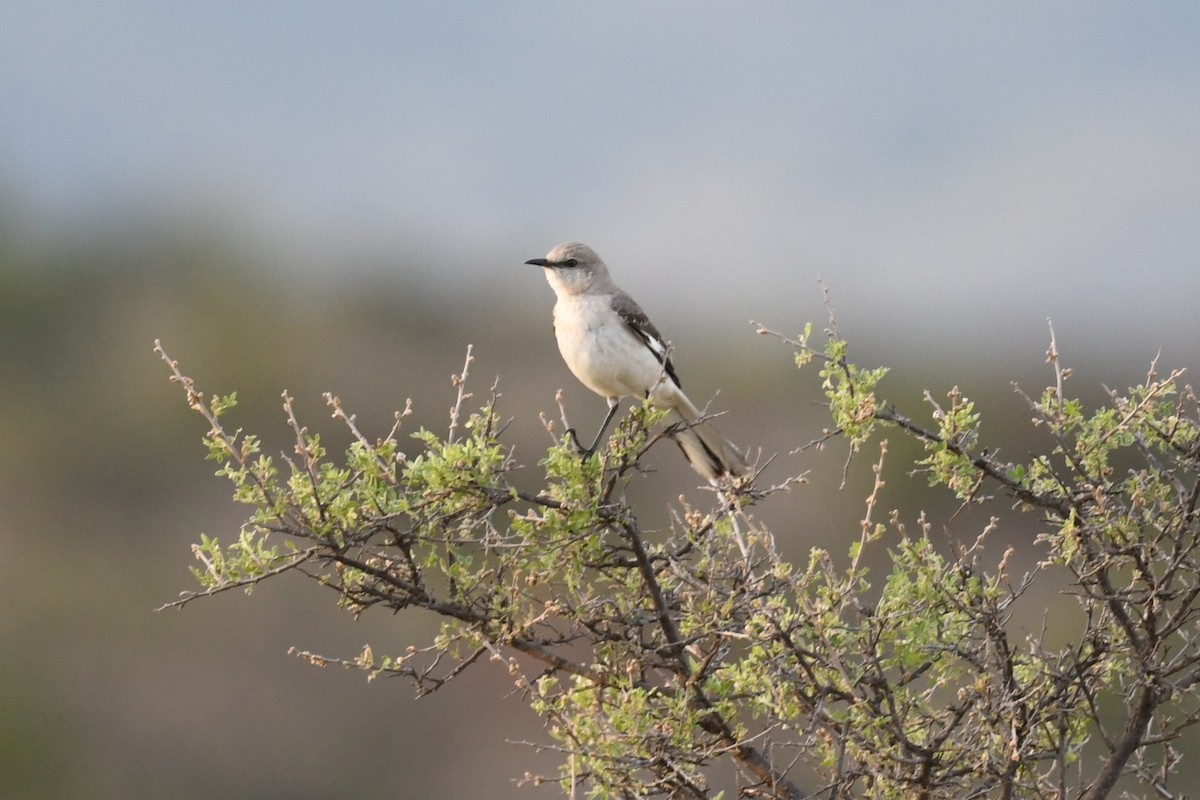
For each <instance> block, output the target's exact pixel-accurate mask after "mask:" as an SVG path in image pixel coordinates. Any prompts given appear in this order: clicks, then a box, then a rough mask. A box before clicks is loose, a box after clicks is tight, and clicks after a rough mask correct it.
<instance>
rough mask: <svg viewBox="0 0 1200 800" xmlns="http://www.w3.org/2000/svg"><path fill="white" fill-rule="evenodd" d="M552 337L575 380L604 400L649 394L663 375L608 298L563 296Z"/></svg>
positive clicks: (599, 296) (652, 355)
mask: <svg viewBox="0 0 1200 800" xmlns="http://www.w3.org/2000/svg"><path fill="white" fill-rule="evenodd" d="M554 335H555V337H556V338H557V339H558V350H559V352H560V353H562V357H563V360H564V361H566V362H567V366H568V367H569V368H570V370H571V372H572V373H574V375H575V377H576V378H578V379H579V381H580V382H581V383H583V385H584V386H587V387H588V388H589V389H591V390H592V391H593V392H595V393H596V394H599V395H602V396H604V397H625V396H627V395H635V396H638V397H642V396H645V394H646V393H647V392H648V391H649V390H650V388H651V387H653V386H654V385H655V384H656V383H657V381H658V380H659V378H660V376H661V374H662V365H661V364H660V363H659V362H658V360H657V359H655V357H654V354H653V353H651V352H650V350H649V349H648V348H647V347H646V346H645V344H644V343H643V342H642V341H641V340H639V339H638V338H637V337H636V336H635V335H634V334H633V332H632V331H630V330H629V328H628V327H627V326H626V325H625V323H624V321H623V320H621V318H620V317H619V316H617V313H616V312H615V311H613V309H612V298H611V297H609V296H606V295H575V296H573V297H566V298H560V299H559V301H558V303H557V304H556V305H555V306H554Z"/></svg>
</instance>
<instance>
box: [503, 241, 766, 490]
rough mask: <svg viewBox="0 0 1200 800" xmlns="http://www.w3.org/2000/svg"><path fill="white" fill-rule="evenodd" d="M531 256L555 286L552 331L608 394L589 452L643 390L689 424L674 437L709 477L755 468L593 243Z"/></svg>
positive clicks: (592, 384) (568, 357)
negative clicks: (684, 377) (621, 407)
mask: <svg viewBox="0 0 1200 800" xmlns="http://www.w3.org/2000/svg"><path fill="white" fill-rule="evenodd" d="M525 263H526V264H531V265H533V266H538V267H542V268H543V270H544V271H545V275H546V280H547V281H548V282H549V283H550V287H551V288H552V289H553V290H554V294H555V296H556V298H557V299H556V302H555V304H554V317H553V319H554V335H555V339H557V341H558V351H559V353H561V354H562V357H563V361H565V362H566V364H567V367H568V368H569V369H570V370H571V372H572V374H574V375H575V377H576V378H578V379H579V382H580V383H582V384H583V385H584V386H586V387H587V388H588V389H591V390H592V391H593V392H595V393H596V394H598V395H600V396H601V397H603V398H604V399H605V400H607V401H608V416H606V417H605V418H604V423H603V424H602V425H601V426H600V430H599V431H598V432H597V433H596V437H595V439H594V440H593V441H592V444H591V446H590V447H588V448H586V449H585V450H583V455H584V457H585V458H586V457H588V456H590V455H591V454H592V453H594V452H595V450H596V447H597V445H599V443H600V439H601V438H602V437H603V435H604V431H605V430H606V429H607V428H608V425H609V423H610V422H611V421H612V418H613V416H614V415H615V414H616V413H617V406H618V404H619V403H620V401H621V398H623V397H639V398H649V399H650V400H651V402H652V403H653V404H654V405H655V406H656V407H658V408H666V409H668V410H670V411H671V412H673V413H674V414H675V415H676V416H677V417H678V418H679V420H680V421H681V422H682V423H683V424H682V425H679V426H678V430H677V431H675V432H674V435H673V438H674V439H675V442H676V444H678V445H679V448H680V450H682V451H683V454H684V456H685V457H686V458H687V460H688V462H689V463H690V464H691V465H692V468H693V469H695V470H696V472H698V473H699V474H700V475H701V476H702V477H703V478H704V479H705V480H707V481H709V482H710V483H716V482H718V481H719V480H721V479H722V478H723V477H725V476H729V477H732V478H740V477H742V476H744V475H748V474H749V473H750V472H751V467H750V463H749V462H748V461H747V460H746V457H745V456H744V455H743V454H742V451H741V450H739V449H738V447H737V446H736V445H735V444H734V443H733V442H731V441H730V440H729V439H727V438H726V437H725V436H724V435H722V434H721V432H720V431H718V430H717V429H716V427H714V426H713V424H712V422H711V421H709V420H707V419H704V418H703V416H704V415H703V413H702V412H701V411H700V409H698V408H697V407H696V405H695V404H694V403H693V402H692V401H691V400H689V399H688V396H687V395H686V394H684V392H683V388H682V385H681V384H680V382H679V375H678V373H676V371H675V365H674V364H673V363H672V362H671V356H670V347H669V346H668V344H667V342H666V340H665V339H663V337H662V335H661V334H660V333H659V332H658V329H657V328H655V327H654V323H652V322H651V321H650V319H649V318H648V317H647V316H646V312H644V311H642V308H641V306H639V305H638V304H637V303H636V302H635V301H634V299H633V298H632V297H630V296H629V295H628V294H626V293H625V292H624V291H622V290H621V288H620V287H618V286H617V285H616V284H615V283H613V280H612V277H611V276H610V275H609V272H608V267H607V266H606V265H605V263H604V261H603V260H602V259H601V258H600V256H598V255H597V254H596V252H595V251H594V250H592V249H591V248H590V247H588V246H587V245H584V244H580V243H578V242H566V243H563V244H560V245H558V246H556V247H555V248H554V249H553V250H551V251H550V252H549V253H547V254H546V257H545V258H531V259H529V260H528V261H526V262H525ZM572 433H573V431H572ZM576 443H577V446H578V439H576Z"/></svg>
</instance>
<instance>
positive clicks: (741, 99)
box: [0, 2, 1200, 354]
mask: <svg viewBox="0 0 1200 800" xmlns="http://www.w3.org/2000/svg"><path fill="white" fill-rule="evenodd" d="M0 105H2V106H3V108H5V109H6V110H5V112H4V114H2V115H0V190H2V191H3V192H4V193H6V194H9V195H12V196H16V197H18V198H19V199H20V201H21V203H22V204H24V205H25V206H26V207H27V208H30V209H32V211H33V214H34V216H36V217H37V218H39V219H40V220H42V222H41V224H42V225H43V226H45V227H46V229H47V230H49V231H50V235H53V230H54V226H55V225H56V224H57V223H58V222H60V221H65V220H73V219H77V218H79V217H85V218H94V217H97V216H101V217H102V216H104V215H105V214H110V215H113V216H118V217H119V216H120V215H134V216H138V215H144V216H147V217H150V218H156V217H167V218H170V217H172V216H177V217H191V216H206V215H207V216H211V217H213V218H214V219H225V220H228V221H230V222H231V224H233V225H235V226H238V227H240V228H241V229H242V230H243V231H244V232H245V233H247V234H248V235H249V236H251V237H252V238H254V239H255V240H256V241H259V242H261V243H264V244H265V245H267V246H268V247H270V248H272V249H274V250H275V251H277V252H278V253H279V254H280V256H281V259H282V260H284V261H286V262H287V263H288V264H290V265H292V266H294V268H295V269H297V270H303V271H305V273H306V274H313V273H321V272H329V271H330V270H331V269H337V268H340V267H342V266H343V265H345V264H349V263H355V259H353V258H347V257H346V254H347V253H351V252H366V253H392V252H394V253H397V254H403V253H419V254H424V255H423V257H421V258H416V259H413V258H408V259H401V258H398V259H397V262H396V263H397V267H396V268H397V269H398V270H404V271H407V273H411V275H408V277H411V278H412V279H413V280H418V279H420V280H426V279H428V280H434V281H441V282H442V283H443V284H444V285H447V286H464V287H471V288H472V289H473V290H478V289H479V288H480V287H487V286H491V285H494V283H495V282H496V281H498V280H502V281H507V280H511V273H508V272H507V270H508V269H510V268H512V269H516V265H520V263H521V262H522V261H524V260H525V259H526V258H529V257H532V256H537V255H541V254H543V253H544V252H545V251H547V250H549V249H550V247H551V246H552V245H553V244H555V243H557V242H559V241H562V240H569V239H576V240H581V241H585V242H588V243H589V244H592V245H593V246H594V247H595V248H596V249H597V250H598V251H600V252H601V254H602V255H604V256H605V257H606V259H607V260H608V262H609V264H610V266H611V267H612V268H613V270H614V273H615V274H616V277H617V278H618V281H619V282H620V283H622V284H623V285H625V286H626V288H628V289H629V290H630V291H632V292H633V293H634V294H635V295H637V296H638V297H639V298H641V299H642V300H643V304H644V305H646V306H647V307H648V308H650V309H652V313H654V314H655V316H656V317H658V318H660V319H662V318H667V319H671V318H672V317H674V319H675V320H676V321H679V322H684V321H686V319H687V318H688V310H689V309H694V308H696V307H699V308H701V309H702V310H703V312H704V316H705V318H706V319H709V320H712V321H713V323H714V324H719V325H725V324H732V325H742V324H744V323H745V320H746V318H748V317H750V316H754V317H759V318H763V319H765V320H768V321H771V322H776V323H778V324H779V325H780V326H781V327H785V328H794V327H796V325H798V323H799V322H801V321H802V320H803V319H807V318H808V317H810V316H812V315H813V313H814V309H816V310H819V303H818V300H819V288H818V286H817V280H818V278H820V279H821V280H823V281H824V283H825V284H826V285H828V286H829V287H830V288H831V290H832V291H833V293H834V298H835V301H837V303H838V305H839V308H841V309H842V310H843V314H848V315H849V316H851V318H854V317H858V318H861V319H870V320H872V322H873V324H879V322H880V320H881V319H888V320H894V323H893V324H894V326H895V327H897V328H898V329H902V330H904V331H908V332H911V333H912V335H914V336H922V335H924V336H926V337H931V336H934V335H936V333H937V332H938V331H939V330H944V329H945V328H946V327H947V326H949V327H951V328H953V329H956V330H960V331H963V332H964V334H963V335H965V336H968V338H970V337H971V336H973V335H975V334H978V335H979V336H981V337H983V340H994V339H995V338H996V337H997V336H1002V335H1004V332H1005V331H1012V330H1014V329H1016V330H1020V331H1023V332H1025V331H1028V332H1029V333H1030V335H1031V336H1032V339H1033V340H1035V341H1041V340H1043V339H1044V338H1045V334H1044V330H1045V329H1044V320H1045V319H1046V317H1053V318H1054V319H1055V321H1056V325H1057V326H1058V327H1059V329H1060V336H1063V335H1064V330H1063V329H1064V327H1065V328H1066V330H1067V331H1072V330H1073V331H1078V333H1079V335H1080V336H1085V335H1086V336H1087V337H1089V339H1091V340H1092V341H1096V337H1100V339H1099V341H1100V343H1101V344H1102V345H1103V344H1104V343H1105V342H1109V341H1111V342H1113V343H1117V342H1120V341H1125V340H1136V341H1138V342H1143V341H1145V342H1150V343H1153V342H1156V341H1158V340H1165V341H1176V342H1181V343H1190V342H1192V341H1194V340H1195V339H1196V337H1197V336H1200V322H1197V318H1198V317H1200V315H1198V314H1197V313H1196V308H1197V306H1198V305H1200V4H1195V3H1184V2H1175V3H1172V2H1165V3H1153V4H1144V3H1105V2H1093V3H1040V2H1038V3H1023V2H1006V3H993V4H982V3H949V2H946V3H916V2H906V3H886V4H884V3H878V4H865V3H836V4H808V3H740V4H715V3H707V4H706V3H683V2H672V3H633V2H628V3H625V2H615V3H611V2H610V3H529V2H517V3H506V4H498V3H497V4H488V3H425V4H412V3H338V4H334V3H311V2H289V3H283V2H276V3H244V2H242V3H232V2H207V3H194V4H167V3H148V2H108V3H78V4H63V3H56V2H27V3H12V2H9V3H5V4H3V5H0ZM538 280H539V281H540V278H539V279H538ZM534 286H535V287H536V289H535V290H537V291H543V290H545V287H544V286H541V285H538V284H536V283H535V284H534ZM543 299H546V298H543ZM539 308H540V307H539ZM847 309H848V311H847ZM843 321H846V320H845V317H844V318H843ZM1068 340H1069V334H1068ZM1181 354H1182V353H1181Z"/></svg>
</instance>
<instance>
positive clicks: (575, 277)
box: [525, 242, 608, 295]
mask: <svg viewBox="0 0 1200 800" xmlns="http://www.w3.org/2000/svg"><path fill="white" fill-rule="evenodd" d="M525 263H526V264H533V265H534V266H537V267H543V268H545V271H546V280H548V281H549V282H550V286H551V287H552V288H553V289H554V291H555V293H556V294H559V295H563V294H568V295H571V294H583V293H584V292H586V291H587V290H588V289H589V288H591V287H592V286H594V285H596V284H597V282H598V281H599V282H603V281H605V280H607V279H608V267H606V266H605V265H604V262H603V261H601V260H600V256H598V255H596V251H594V250H592V248H590V247H588V246H587V245H586V244H580V243H579V242H566V243H564V244H560V245H558V246H557V247H555V248H554V249H553V250H551V251H550V252H549V253H547V254H546V257H545V258H531V259H529V260H528V261H526V262H525Z"/></svg>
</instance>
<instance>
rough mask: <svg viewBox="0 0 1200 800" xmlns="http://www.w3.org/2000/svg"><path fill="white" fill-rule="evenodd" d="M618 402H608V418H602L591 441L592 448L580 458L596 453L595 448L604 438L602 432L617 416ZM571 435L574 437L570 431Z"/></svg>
mask: <svg viewBox="0 0 1200 800" xmlns="http://www.w3.org/2000/svg"><path fill="white" fill-rule="evenodd" d="M618 402H619V401H617V400H610V401H609V403H608V416H607V417H605V418H604V424H603V425H601V426H600V430H598V431H596V438H595V439H593V440H592V446H591V447H589V448H588V449H586V450H584V451H582V452H581V453H580V456H582V457H583V458H587V457H588V456H590V455H591V454H592V453H594V452H596V447H597V446H598V445H599V444H600V439H601V438H602V437H603V436H604V431H605V429H607V428H608V423H610V422H612V418H613V417H614V416H616V414H617V403H618ZM571 435H572V437H574V436H575V433H574V431H572V433H571ZM575 446H576V447H578V446H579V439H578V438H576V439H575Z"/></svg>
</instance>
